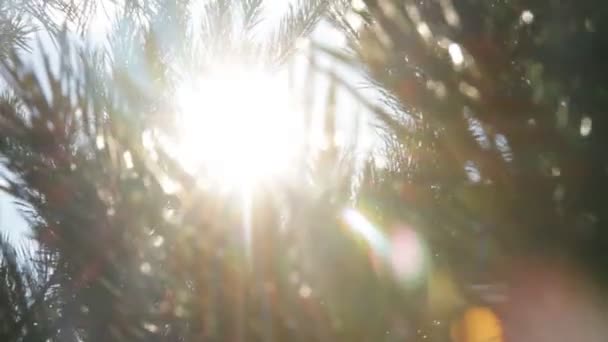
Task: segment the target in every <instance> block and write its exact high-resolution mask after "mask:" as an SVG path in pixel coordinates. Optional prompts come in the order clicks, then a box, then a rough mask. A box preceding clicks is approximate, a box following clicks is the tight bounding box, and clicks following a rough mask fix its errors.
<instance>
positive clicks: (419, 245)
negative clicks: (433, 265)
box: [343, 209, 426, 282]
mask: <svg viewBox="0 0 608 342" xmlns="http://www.w3.org/2000/svg"><path fill="white" fill-rule="evenodd" d="M343 219H344V221H345V222H346V224H347V225H348V227H349V228H350V229H351V230H352V231H353V232H354V233H355V234H357V235H359V236H360V237H361V238H363V239H364V240H365V241H366V243H367V244H368V245H369V247H370V249H371V250H372V251H373V253H374V256H375V257H379V258H380V259H381V260H382V263H383V264H385V265H387V266H389V268H390V269H391V270H392V272H393V274H394V275H395V276H396V277H397V278H398V279H399V280H400V281H404V282H412V281H415V280H417V279H419V278H420V276H421V275H422V271H423V270H424V266H425V263H426V253H425V249H424V244H423V241H422V239H421V238H420V236H419V235H418V233H416V231H414V230H413V229H411V228H408V227H405V226H399V227H397V228H396V229H395V230H394V232H393V234H392V235H391V236H390V238H387V236H385V235H384V234H383V233H382V231H381V230H380V229H378V228H377V227H375V226H374V225H373V224H372V223H371V222H370V221H369V220H368V219H367V218H366V217H365V216H363V215H362V214H361V213H359V212H358V211H357V210H355V209H346V210H344V212H343Z"/></svg>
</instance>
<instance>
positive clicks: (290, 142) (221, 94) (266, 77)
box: [176, 66, 302, 186]
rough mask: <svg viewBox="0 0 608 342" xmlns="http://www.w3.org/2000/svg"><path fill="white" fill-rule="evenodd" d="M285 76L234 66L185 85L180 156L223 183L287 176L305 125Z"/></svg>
mask: <svg viewBox="0 0 608 342" xmlns="http://www.w3.org/2000/svg"><path fill="white" fill-rule="evenodd" d="M282 76H283V75H282V74H280V73H278V74H269V73H266V72H263V71H258V70H255V71H254V70H243V69H241V68H238V67H235V66H232V67H229V68H217V69H216V71H215V72H213V73H211V74H206V75H205V76H204V77H201V78H198V79H195V80H194V81H192V82H188V83H185V84H183V85H182V87H180V89H178V91H177V94H176V101H177V105H178V109H179V113H178V117H177V119H178V129H179V130H178V135H179V136H178V147H177V151H176V156H177V158H178V159H179V161H180V162H181V163H182V164H183V165H184V167H185V168H186V169H187V170H188V171H189V172H191V173H193V174H198V173H201V174H206V175H208V176H209V177H210V178H211V179H212V180H213V181H214V182H216V183H219V184H221V185H223V186H243V185H254V184H257V183H260V182H266V181H270V180H273V179H276V178H277V177H280V176H282V175H285V174H286V173H287V172H288V171H289V167H290V166H291V165H292V163H291V162H292V161H293V159H294V157H295V156H296V155H297V154H298V151H299V149H300V146H301V143H302V129H301V128H302V127H301V121H300V120H301V116H298V115H297V113H296V110H295V106H293V105H292V104H291V103H290V97H289V91H288V87H287V80H286V77H282Z"/></svg>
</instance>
